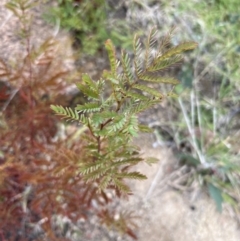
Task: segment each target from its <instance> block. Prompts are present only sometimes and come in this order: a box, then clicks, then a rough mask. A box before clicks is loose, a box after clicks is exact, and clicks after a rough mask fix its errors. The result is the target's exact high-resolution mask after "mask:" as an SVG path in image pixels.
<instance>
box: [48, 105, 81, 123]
mask: <svg viewBox="0 0 240 241" xmlns="http://www.w3.org/2000/svg"><path fill="white" fill-rule="evenodd" d="M50 108H51V109H52V110H53V111H54V112H55V113H56V114H57V115H60V116H62V118H64V119H67V120H72V121H76V120H79V119H80V118H79V115H78V112H76V111H73V110H72V109H71V108H70V107H65V108H64V107H62V106H61V105H51V106H50Z"/></svg>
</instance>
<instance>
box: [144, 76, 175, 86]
mask: <svg viewBox="0 0 240 241" xmlns="http://www.w3.org/2000/svg"><path fill="white" fill-rule="evenodd" d="M140 79H141V80H145V81H149V82H153V83H163V84H171V85H177V84H179V80H177V79H175V78H173V77H166V76H158V75H156V74H149V73H146V74H144V75H141V76H140Z"/></svg>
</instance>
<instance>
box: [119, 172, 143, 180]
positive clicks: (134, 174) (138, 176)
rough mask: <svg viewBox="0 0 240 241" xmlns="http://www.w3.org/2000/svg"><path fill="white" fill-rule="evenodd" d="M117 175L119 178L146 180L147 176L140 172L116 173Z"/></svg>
mask: <svg viewBox="0 0 240 241" xmlns="http://www.w3.org/2000/svg"><path fill="white" fill-rule="evenodd" d="M115 177H117V178H128V179H138V180H145V179H147V177H146V176H145V175H143V174H141V173H140V172H128V173H125V172H123V173H116V174H115Z"/></svg>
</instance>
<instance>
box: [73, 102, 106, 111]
mask: <svg viewBox="0 0 240 241" xmlns="http://www.w3.org/2000/svg"><path fill="white" fill-rule="evenodd" d="M101 109H102V107H101V105H99V104H98V103H94V102H93V103H91V102H90V103H86V104H84V105H77V107H75V110H76V111H77V112H80V113H92V112H98V111H100V110H101Z"/></svg>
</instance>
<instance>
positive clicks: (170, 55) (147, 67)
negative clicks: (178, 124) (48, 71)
mask: <svg viewBox="0 0 240 241" xmlns="http://www.w3.org/2000/svg"><path fill="white" fill-rule="evenodd" d="M156 34H157V31H156V30H155V29H153V30H152V31H151V32H150V34H149V37H148V40H147V42H146V44H145V50H143V48H142V42H141V40H140V38H137V37H136V38H135V39H134V59H133V61H131V59H130V57H129V55H128V54H127V53H126V52H124V51H122V55H121V60H118V59H117V58H116V53H115V49H114V46H113V44H112V42H111V41H110V40H108V41H107V42H106V45H105V46H106V49H107V51H108V56H109V61H110V66H111V70H110V71H104V72H103V75H102V78H101V79H100V80H98V81H93V80H92V79H91V78H90V76H89V75H88V74H83V76H82V82H80V83H77V87H78V89H79V90H80V91H81V92H83V93H84V94H85V95H86V96H87V97H88V100H89V101H88V102H87V103H85V104H83V105H77V106H76V107H75V108H74V109H71V108H68V107H66V108H64V107H62V106H57V105H52V106H51V108H52V109H53V110H54V112H55V113H56V114H58V115H60V116H62V117H63V118H65V119H67V120H70V121H77V122H78V123H80V124H81V125H84V126H86V127H87V132H86V134H85V135H84V136H82V139H83V140H85V141H84V143H85V144H84V151H83V155H82V156H81V157H79V169H78V170H77V173H79V174H80V175H81V176H82V177H83V179H84V180H85V181H86V182H88V183H89V182H94V183H97V186H98V191H99V192H102V191H103V190H105V189H107V188H114V189H115V190H116V191H117V193H118V194H121V193H123V194H128V193H130V189H129V187H128V185H127V184H126V182H125V181H124V180H125V179H140V180H142V179H145V178H146V177H145V176H144V175H143V174H141V173H139V172H135V171H133V172H132V171H130V169H131V168H132V167H133V166H135V165H136V164H137V163H139V162H140V161H143V160H142V158H141V157H140V155H139V149H138V148H137V147H135V146H133V145H132V144H131V141H132V138H133V137H134V136H136V135H137V134H138V132H139V131H141V132H146V131H150V129H149V128H148V127H147V126H144V125H141V124H140V123H139V122H138V118H137V116H138V114H139V113H140V112H142V111H144V110H146V109H148V108H150V107H152V106H153V105H155V104H156V103H159V102H160V101H162V100H163V98H164V97H165V96H173V95H174V94H173V92H172V90H173V89H172V90H171V91H169V92H168V93H166V95H164V94H163V93H161V92H160V90H158V88H159V87H158V86H159V84H169V85H172V86H175V85H176V84H178V83H179V81H178V80H177V79H175V78H173V77H169V76H166V75H165V76H164V75H162V74H161V73H162V72H163V71H164V70H166V69H168V68H169V67H172V66H174V65H175V64H177V63H179V62H180V61H181V60H182V56H181V54H182V53H183V52H185V51H187V50H191V49H194V48H195V47H196V43H195V42H185V43H182V44H179V45H177V46H175V47H170V40H171V37H170V35H168V36H166V37H165V38H163V39H162V41H160V44H159V43H158V41H157V38H156ZM131 62H132V63H133V64H131ZM147 83H149V84H151V86H149V85H147ZM106 88H107V89H110V93H109V94H108V95H107V96H106V95H105V94H104V93H106ZM151 160H152V159H149V160H147V161H151Z"/></svg>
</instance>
